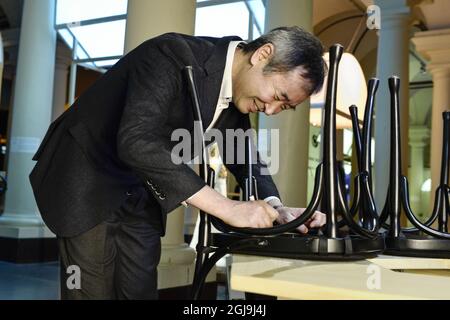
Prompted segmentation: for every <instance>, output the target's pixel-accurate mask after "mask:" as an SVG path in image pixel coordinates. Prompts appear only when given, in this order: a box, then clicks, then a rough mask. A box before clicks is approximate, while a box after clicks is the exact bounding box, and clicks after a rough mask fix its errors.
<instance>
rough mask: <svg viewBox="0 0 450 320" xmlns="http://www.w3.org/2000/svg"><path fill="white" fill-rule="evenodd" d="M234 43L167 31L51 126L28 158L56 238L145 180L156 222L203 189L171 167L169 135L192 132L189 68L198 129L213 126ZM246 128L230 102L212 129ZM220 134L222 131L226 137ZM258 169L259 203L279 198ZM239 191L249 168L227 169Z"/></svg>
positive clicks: (85, 225)
mask: <svg viewBox="0 0 450 320" xmlns="http://www.w3.org/2000/svg"><path fill="white" fill-rule="evenodd" d="M231 40H240V39H239V38H236V37H225V38H221V39H217V38H199V37H192V36H187V35H181V34H175V33H169V34H164V35H162V36H159V37H156V38H153V39H150V40H148V41H146V42H144V43H142V44H141V45H140V46H138V47H137V48H136V49H134V50H133V51H131V52H130V53H128V54H127V55H125V56H124V57H123V58H122V59H121V60H119V61H118V62H117V63H116V64H115V65H114V66H113V67H112V68H111V69H110V70H109V71H108V72H106V73H105V74H104V75H103V76H102V77H101V78H100V79H99V80H98V81H96V82H95V83H94V84H93V85H92V86H91V87H90V88H89V89H88V90H86V92H85V93H83V94H82V95H81V96H80V97H79V98H78V99H77V100H76V102H75V103H74V104H73V105H72V106H71V107H70V108H69V109H68V110H67V111H66V112H65V113H63V114H62V115H61V116H60V117H59V118H58V119H56V120H55V121H54V122H53V123H52V124H51V125H50V127H49V129H48V131H47V133H46V135H45V137H44V140H43V141H42V143H41V145H40V147H39V149H38V151H37V152H36V154H35V156H34V158H33V160H37V163H36V166H35V167H34V169H33V171H32V172H31V174H30V181H31V185H32V188H33V191H34V195H35V198H36V201H37V204H38V207H39V210H40V212H41V215H42V217H43V219H44V221H45V222H46V224H47V225H48V227H49V228H50V230H52V231H53V232H54V233H55V234H57V235H58V236H63V237H71V236H75V235H78V234H80V233H82V232H84V231H87V230H89V229H90V228H92V227H94V226H95V225H97V224H98V223H100V222H102V221H104V220H106V219H107V218H108V217H109V216H110V214H111V213H112V212H113V211H114V210H116V209H117V208H118V207H120V205H121V204H122V203H123V202H124V201H125V200H126V198H127V195H129V194H130V193H132V192H133V190H134V189H136V188H142V185H143V184H144V182H145V181H146V182H147V184H146V186H147V187H148V192H149V193H150V194H151V196H149V197H148V202H149V206H148V207H149V208H150V209H149V210H150V211H151V212H150V213H149V214H150V215H152V216H154V217H155V218H161V223H162V226H161V228H162V233H164V230H165V221H166V214H167V213H169V212H170V211H172V210H174V209H175V208H177V207H178V206H179V205H180V203H181V202H182V201H184V200H186V199H187V198H189V197H190V196H191V195H193V194H194V193H196V192H197V191H199V190H200V189H201V188H202V187H203V186H204V185H205V183H204V182H203V180H202V179H201V178H200V177H199V176H198V175H197V174H195V172H194V171H193V170H192V169H191V168H189V166H188V165H186V164H179V165H177V164H174V163H173V162H172V161H171V150H172V147H173V146H174V145H175V144H176V142H172V141H170V136H171V133H172V131H173V130H174V129H177V128H184V129H187V130H189V131H190V132H191V133H192V132H193V127H194V126H193V119H194V118H193V112H192V105H191V98H190V96H189V92H188V89H187V83H186V79H185V78H184V75H183V72H182V69H183V67H184V66H186V65H192V66H193V69H194V76H195V78H196V83H197V86H198V92H199V96H200V103H201V113H202V121H203V126H204V128H207V127H208V125H209V123H211V121H212V118H213V115H214V111H215V108H216V105H217V100H218V96H219V92H220V86H221V82H222V77H223V72H224V67H225V60H226V53H227V48H228V44H229V42H230V41H231ZM249 127H250V121H249V117H248V115H244V114H242V113H240V112H239V111H238V110H237V108H236V107H235V106H234V105H230V107H229V108H228V109H226V110H224V111H223V112H222V114H221V116H220V117H219V119H218V121H217V123H216V125H215V128H217V129H219V130H221V131H223V132H224V130H225V129H227V128H243V129H247V128H249ZM224 136H225V135H224ZM263 166H264V164H263V163H261V162H260V161H259V162H258V163H257V164H255V165H254V169H253V172H254V175H255V177H256V179H257V180H258V182H259V187H258V192H259V195H260V197H261V198H263V197H267V196H271V195H275V196H279V195H278V192H277V189H276V187H275V185H274V183H273V181H272V178H271V177H270V176H262V175H260V174H259V172H260V169H261V168H262V167H263ZM227 167H228V169H229V170H230V171H231V172H232V173H233V175H235V176H236V178H237V180H238V181H239V183H240V184H241V186H242V185H243V181H244V179H245V177H246V176H245V167H244V166H243V165H227Z"/></svg>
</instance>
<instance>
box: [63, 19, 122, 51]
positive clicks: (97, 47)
mask: <svg viewBox="0 0 450 320" xmlns="http://www.w3.org/2000/svg"><path fill="white" fill-rule="evenodd" d="M125 25H126V21H125V20H118V21H111V22H105V23H97V24H92V25H87V26H80V27H75V28H70V30H71V31H72V33H73V35H74V36H75V37H76V38H77V41H78V42H79V44H80V46H81V47H82V48H84V50H85V51H86V52H87V53H88V55H89V58H101V57H110V56H120V55H122V54H123V50H124V39H125ZM77 56H79V57H80V58H81V59H84V58H86V57H81V54H80V52H79V50H77Z"/></svg>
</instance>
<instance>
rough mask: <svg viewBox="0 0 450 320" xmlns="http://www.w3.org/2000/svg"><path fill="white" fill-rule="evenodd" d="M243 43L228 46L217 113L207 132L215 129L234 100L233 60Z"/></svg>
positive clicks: (237, 42)
mask: <svg viewBox="0 0 450 320" xmlns="http://www.w3.org/2000/svg"><path fill="white" fill-rule="evenodd" d="M241 42H242V41H231V42H230V44H229V45H228V51H227V60H226V62H225V70H224V72H223V78H222V84H221V86H220V93H219V99H218V100H217V106H216V111H215V112H214V117H213V119H212V121H211V123H210V124H209V126H208V128H206V131H208V130H209V129H211V128H212V127H214V125H215V124H216V122H217V119H219V116H220V114H221V113H222V111H223V110H225V109H227V108H228V107H229V105H230V102H231V100H232V98H233V60H234V53H235V51H236V48H237V46H238V45H239V43H241Z"/></svg>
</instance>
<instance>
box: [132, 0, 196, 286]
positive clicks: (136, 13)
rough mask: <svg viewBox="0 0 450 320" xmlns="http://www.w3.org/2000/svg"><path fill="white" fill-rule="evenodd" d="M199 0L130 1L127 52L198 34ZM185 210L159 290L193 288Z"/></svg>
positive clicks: (169, 240)
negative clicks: (156, 40)
mask: <svg viewBox="0 0 450 320" xmlns="http://www.w3.org/2000/svg"><path fill="white" fill-rule="evenodd" d="M195 10H196V1H195V0H165V1H156V0H152V1H148V0H129V1H128V17H127V28H126V32H125V51H126V52H129V51H130V50H132V49H133V48H135V47H136V46H138V45H139V44H140V43H142V42H144V41H145V40H147V39H150V38H153V37H156V36H158V35H160V34H163V33H166V32H180V33H184V34H191V35H193V34H194V29H195V28H194V27H195ZM183 227H184V207H179V208H178V209H176V210H174V212H171V213H170V214H169V216H168V219H167V230H166V236H165V237H164V238H163V239H162V254H161V261H160V264H159V267H158V288H159V289H167V288H174V287H183V286H189V285H191V283H192V279H193V273H194V260H195V250H194V249H192V248H190V247H189V245H188V244H186V243H185V242H184V233H183Z"/></svg>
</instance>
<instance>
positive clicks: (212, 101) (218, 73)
mask: <svg viewBox="0 0 450 320" xmlns="http://www.w3.org/2000/svg"><path fill="white" fill-rule="evenodd" d="M239 40H242V39H241V38H239V37H235V36H230V37H223V38H220V39H219V40H218V41H217V43H216V46H215V48H214V51H213V53H212V55H211V56H210V58H209V59H208V60H207V61H206V62H205V65H204V70H203V71H204V72H203V79H202V81H199V83H200V88H199V92H200V93H201V95H200V102H201V105H200V107H201V112H202V120H203V126H204V128H205V129H206V128H207V127H208V126H209V124H210V123H211V121H212V119H213V117H214V113H215V111H216V107H217V101H218V99H219V93H220V86H221V84H222V78H223V73H224V70H225V63H226V59H227V51H228V45H229V43H230V41H239Z"/></svg>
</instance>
